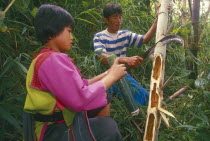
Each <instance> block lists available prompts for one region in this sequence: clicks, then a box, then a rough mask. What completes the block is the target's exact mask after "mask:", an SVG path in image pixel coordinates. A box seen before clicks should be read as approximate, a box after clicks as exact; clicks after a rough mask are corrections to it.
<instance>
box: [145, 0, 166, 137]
mask: <svg viewBox="0 0 210 141" xmlns="http://www.w3.org/2000/svg"><path fill="white" fill-rule="evenodd" d="M168 5H169V0H162V1H161V7H160V9H159V14H158V22H157V32H156V42H157V41H159V40H160V39H161V38H163V37H164V36H165V35H166V32H167V24H168ZM165 57H166V45H163V44H162V42H159V43H157V45H156V47H155V51H154V58H155V59H154V61H153V69H152V74H151V83H150V98H149V104H148V109H147V121H146V129H145V134H144V141H157V140H158V130H159V127H160V123H161V117H162V119H163V120H164V122H165V123H166V125H167V126H169V124H168V121H167V119H166V118H165V114H168V112H167V111H165V110H164V109H162V108H161V105H162V100H163V91H162V86H163V82H164V72H165Z"/></svg>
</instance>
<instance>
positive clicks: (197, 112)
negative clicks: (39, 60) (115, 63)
mask: <svg viewBox="0 0 210 141" xmlns="http://www.w3.org/2000/svg"><path fill="white" fill-rule="evenodd" d="M183 1H185V2H186V0H182V1H179V0H173V1H172V3H173V5H174V8H173V10H172V12H171V13H170V16H169V24H170V23H173V28H172V30H171V33H173V34H177V35H179V36H181V37H182V38H183V39H184V40H185V41H186V42H187V44H185V46H180V45H177V44H170V45H169V46H168V47H167V57H166V69H165V80H167V79H168V78H169V77H170V76H171V75H172V74H174V75H173V77H172V78H171V80H170V82H169V83H168V85H167V87H166V88H165V89H164V98H165V99H167V98H168V97H169V96H170V95H172V94H173V93H175V92H176V91H178V90H179V89H181V88H182V87H184V86H189V89H188V90H187V91H185V92H183V93H182V94H181V95H180V96H179V97H176V98H175V99H173V100H171V101H169V102H168V103H166V104H163V107H164V108H165V109H167V110H168V111H170V112H172V113H173V114H174V115H175V117H176V118H175V119H173V118H171V117H168V118H169V122H170V125H171V127H170V128H167V127H166V126H165V125H164V123H163V122H162V123H161V127H160V129H159V140H160V141H207V140H208V141H209V140H210V107H209V104H210V48H209V45H210V38H209V37H210V24H209V22H210V18H208V14H209V10H210V8H209V7H208V5H210V3H209V1H208V0H194V1H193V2H192V0H188V1H187V5H186V6H184V5H183V3H182V2H183ZM196 1H197V2H199V3H200V16H199V19H198V22H196V23H198V25H199V28H198V29H199V37H200V40H199V42H198V44H196V47H195V48H193V49H194V50H192V48H190V45H192V44H194V42H195V40H193V37H194V36H195V30H194V29H193V22H192V20H191V19H192V14H191V11H192V10H190V9H192V7H191V5H192V4H193V3H195V2H196ZM11 2H14V3H13V4H12V5H11V7H10V8H9V9H7V7H8V5H9V4H10V3H11ZM108 2H116V3H118V4H119V5H120V6H121V7H122V9H123V26H122V29H127V30H131V31H133V32H136V33H139V34H145V33H146V32H147V30H148V29H149V28H150V26H151V25H152V23H153V21H154V19H155V7H156V6H157V5H158V2H157V1H156V0H150V1H149V0H123V1H122V0H113V1H111V0H0V141H21V140H22V139H23V134H22V110H23V105H24V100H25V96H26V89H25V77H26V73H27V69H28V67H29V65H30V62H31V59H32V56H33V54H35V53H36V52H38V51H39V50H40V49H41V48H42V46H41V44H40V43H39V42H38V41H37V39H36V37H35V32H34V27H33V19H34V16H35V14H36V11H37V9H38V7H39V6H40V5H41V4H44V3H50V4H56V5H59V6H61V7H63V8H65V9H66V10H67V11H69V12H70V13H71V15H72V16H73V17H74V18H75V20H76V26H75V29H74V36H75V41H76V42H75V45H74V47H73V49H72V50H71V51H69V52H68V54H69V55H70V56H71V57H72V58H73V59H74V60H75V63H76V65H77V66H78V67H79V68H80V70H81V71H82V73H83V75H84V77H85V78H91V77H93V76H95V75H97V74H99V73H100V72H103V71H104V68H105V67H104V66H102V65H100V63H99V62H98V61H97V60H95V58H94V52H93V42H92V39H93V36H94V34H95V33H96V32H98V31H101V30H103V29H105V24H104V23H103V20H102V15H101V13H102V9H103V7H104V5H105V4H106V3H108ZM188 2H189V4H188ZM5 12H6V13H5ZM183 14H185V23H183V22H182V21H181V19H182V17H183ZM154 42H155V41H154V39H153V40H152V41H151V42H150V43H149V44H148V45H144V46H143V47H142V48H141V49H136V48H130V49H129V50H128V56H131V55H139V56H141V54H143V52H145V51H146V49H147V47H148V46H150V45H152V44H154ZM193 51H196V53H197V54H196V55H195V54H194V53H193ZM191 63H192V64H193V65H191V67H190V66H189V64H191ZM151 70H152V61H151V60H149V59H146V60H145V61H144V62H143V64H142V65H141V67H139V68H135V69H132V70H131V74H132V75H133V76H134V77H135V78H136V79H137V80H138V81H139V82H140V83H141V84H142V85H143V86H144V87H145V88H146V89H147V90H148V91H149V89H150V75H151ZM192 72H196V73H194V75H193V76H194V77H192V75H191V74H192ZM111 110H112V117H113V118H114V119H115V120H116V121H117V123H118V124H119V128H120V131H121V133H122V135H123V139H124V140H125V141H141V140H142V137H143V131H144V129H145V121H146V119H145V118H146V115H147V107H146V106H141V107H140V114H139V115H138V116H135V117H131V116H130V114H129V113H128V111H127V110H126V107H125V104H124V101H123V100H122V99H119V98H117V97H115V98H114V102H113V106H112V109H111Z"/></svg>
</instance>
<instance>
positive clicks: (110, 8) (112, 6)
mask: <svg viewBox="0 0 210 141" xmlns="http://www.w3.org/2000/svg"><path fill="white" fill-rule="evenodd" d="M113 14H120V15H122V9H121V7H120V6H119V5H118V4H116V3H108V4H107V5H106V6H105V7H104V9H103V16H104V18H109V16H111V15H113Z"/></svg>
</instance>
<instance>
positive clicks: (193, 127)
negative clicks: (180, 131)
mask: <svg viewBox="0 0 210 141" xmlns="http://www.w3.org/2000/svg"><path fill="white" fill-rule="evenodd" d="M176 128H189V129H196V128H198V127H195V126H192V125H179V126H177V127H176Z"/></svg>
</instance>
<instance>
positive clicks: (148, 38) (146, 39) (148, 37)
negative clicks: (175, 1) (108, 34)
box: [142, 4, 172, 44]
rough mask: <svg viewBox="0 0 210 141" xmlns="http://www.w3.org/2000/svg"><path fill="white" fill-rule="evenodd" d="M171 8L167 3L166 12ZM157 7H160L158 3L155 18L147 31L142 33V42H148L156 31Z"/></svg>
mask: <svg viewBox="0 0 210 141" xmlns="http://www.w3.org/2000/svg"><path fill="white" fill-rule="evenodd" d="M171 8H172V7H171V5H170V4H169V5H168V12H170V11H171ZM159 9H160V5H159V6H158V7H157V12H156V19H155V21H154V23H153V24H152V26H151V27H150V29H149V30H148V31H147V33H146V34H145V35H144V39H143V41H142V43H143V44H146V43H148V42H149V41H150V40H151V39H152V37H153V36H154V35H155V33H156V29H157V22H158V13H159Z"/></svg>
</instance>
